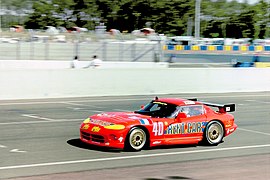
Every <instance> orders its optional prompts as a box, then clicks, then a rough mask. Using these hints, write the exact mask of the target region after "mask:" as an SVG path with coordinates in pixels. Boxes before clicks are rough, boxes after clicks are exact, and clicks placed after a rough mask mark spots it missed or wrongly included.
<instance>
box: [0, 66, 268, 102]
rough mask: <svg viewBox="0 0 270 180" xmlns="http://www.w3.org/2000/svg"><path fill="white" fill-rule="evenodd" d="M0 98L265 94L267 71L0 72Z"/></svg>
mask: <svg viewBox="0 0 270 180" xmlns="http://www.w3.org/2000/svg"><path fill="white" fill-rule="evenodd" d="M0 85H1V88H0V99H1V100H3V99H31V98H56V97H78V96H106V95H144V94H168V93H205V92H206V93H207V92H209V93H219V92H251V91H252V92H254V91H255V92H256V91H270V69H269V68H262V69H261V68H179V69H176V68H172V69H171V68H129V69H127V68H119V69H117V68H109V69H49V70H48V69H31V70H29V69H13V70H12V69H9V70H5V69H1V70H0Z"/></svg>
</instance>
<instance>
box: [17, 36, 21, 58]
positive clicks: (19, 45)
mask: <svg viewBox="0 0 270 180" xmlns="http://www.w3.org/2000/svg"><path fill="white" fill-rule="evenodd" d="M20 59H21V38H20V39H19V41H18V43H17V49H16V60H20Z"/></svg>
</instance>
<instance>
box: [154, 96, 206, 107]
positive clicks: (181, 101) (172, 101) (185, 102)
mask: <svg viewBox="0 0 270 180" xmlns="http://www.w3.org/2000/svg"><path fill="white" fill-rule="evenodd" d="M155 101H157V102H164V103H169V104H175V105H177V106H185V105H194V104H202V103H200V102H198V101H192V100H188V99H181V98H156V99H155Z"/></svg>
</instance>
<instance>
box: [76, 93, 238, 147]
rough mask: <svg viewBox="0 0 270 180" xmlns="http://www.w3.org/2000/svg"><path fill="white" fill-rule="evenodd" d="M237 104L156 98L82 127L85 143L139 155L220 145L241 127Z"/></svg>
mask: <svg viewBox="0 0 270 180" xmlns="http://www.w3.org/2000/svg"><path fill="white" fill-rule="evenodd" d="M233 111H235V104H226V105H219V104H213V103H207V102H199V101H197V99H179V98H157V97H156V98H155V100H152V101H151V102H150V103H148V104H147V105H145V106H142V107H141V109H140V110H138V111H135V112H106V113H101V114H96V115H93V116H90V117H89V118H87V119H86V120H84V122H83V123H82V124H81V127H80V139H81V141H83V142H85V143H88V144H93V145H97V146H106V147H112V148H120V149H127V150H135V151H139V150H141V149H143V148H145V147H153V146H158V145H173V144H198V143H200V142H204V143H206V144H209V145H217V144H219V143H220V142H221V141H222V140H223V138H224V137H225V136H228V135H229V134H231V133H232V132H234V131H235V130H236V128H237V125H236V124H235V123H234V116H233V115H231V114H228V113H227V112H233Z"/></svg>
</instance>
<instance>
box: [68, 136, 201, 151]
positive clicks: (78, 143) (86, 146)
mask: <svg viewBox="0 0 270 180" xmlns="http://www.w3.org/2000/svg"><path fill="white" fill-rule="evenodd" d="M67 143H68V144H69V145H71V146H74V147H77V148H81V149H88V150H92V151H102V152H112V153H121V152H133V151H128V150H123V149H115V148H109V147H102V146H95V145H90V144H86V143H84V142H82V141H81V140H80V139H79V138H77V139H70V140H68V141H67ZM196 146H204V145H200V144H186V145H183V144H182V145H161V146H155V147H150V148H145V149H144V150H147V151H151V150H157V149H174V148H175V149H177V148H181V149H183V148H192V147H196Z"/></svg>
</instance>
